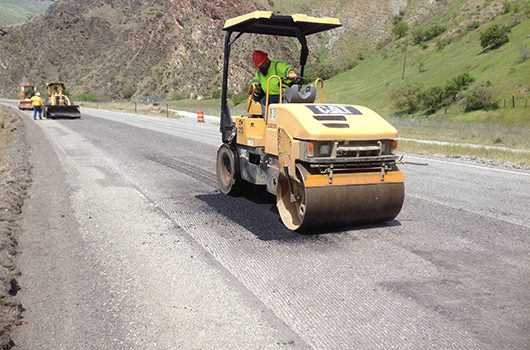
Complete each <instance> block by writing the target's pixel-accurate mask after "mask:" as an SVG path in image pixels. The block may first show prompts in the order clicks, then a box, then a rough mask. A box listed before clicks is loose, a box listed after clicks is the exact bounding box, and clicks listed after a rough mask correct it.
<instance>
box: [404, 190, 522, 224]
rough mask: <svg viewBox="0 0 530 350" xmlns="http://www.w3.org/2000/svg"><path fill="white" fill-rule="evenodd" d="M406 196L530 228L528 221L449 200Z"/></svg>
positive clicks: (412, 195) (415, 195)
mask: <svg viewBox="0 0 530 350" xmlns="http://www.w3.org/2000/svg"><path fill="white" fill-rule="evenodd" d="M406 196H407V197H411V198H416V199H419V200H422V201H426V202H431V203H435V204H438V205H441V206H444V207H448V208H452V209H456V210H462V211H465V212H467V213H471V214H475V215H480V216H484V217H486V218H490V219H493V220H499V221H504V222H506V223H509V224H512V225H517V226H522V227H528V228H530V225H529V224H528V223H525V222H524V221H522V220H512V219H510V218H503V217H499V216H495V215H491V214H488V213H485V212H482V211H479V210H471V209H468V208H466V207H465V206H458V205H453V204H450V203H447V202H444V201H438V200H435V199H432V198H428V197H425V196H422V195H417V194H409V193H407V194H406ZM398 219H399V218H398Z"/></svg>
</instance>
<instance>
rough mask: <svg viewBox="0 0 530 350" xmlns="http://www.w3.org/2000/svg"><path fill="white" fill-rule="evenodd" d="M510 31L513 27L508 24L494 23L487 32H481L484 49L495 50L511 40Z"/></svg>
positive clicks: (481, 43) (481, 44) (481, 42)
mask: <svg viewBox="0 0 530 350" xmlns="http://www.w3.org/2000/svg"><path fill="white" fill-rule="evenodd" d="M510 31H511V29H510V28H508V27H506V26H503V25H498V24H494V25H492V26H490V27H489V28H488V29H486V31H485V32H482V33H480V46H482V48H483V49H484V50H494V49H496V48H498V47H501V46H502V45H503V44H505V43H507V42H508V41H510V38H509V37H508V33H510Z"/></svg>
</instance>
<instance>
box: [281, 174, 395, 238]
mask: <svg viewBox="0 0 530 350" xmlns="http://www.w3.org/2000/svg"><path fill="white" fill-rule="evenodd" d="M290 189H291V191H292V192H293V194H294V195H292V194H291V193H290V192H289V190H290ZM404 196H405V190H404V184H403V183H402V182H401V183H399V182H398V183H377V184H359V185H355V184H354V185H341V186H336V185H330V186H321V187H305V186H304V184H303V183H302V182H298V181H293V180H291V184H289V183H288V181H287V178H286V176H285V175H283V174H280V177H279V179H278V187H277V197H276V200H277V206H278V211H279V213H280V217H281V219H282V221H283V223H284V225H285V226H287V228H289V229H291V230H299V231H305V230H307V229H310V228H322V227H326V228H331V227H345V226H350V225H353V224H361V223H375V222H386V221H390V220H392V219H394V218H395V217H396V216H397V215H398V214H399V212H400V211H401V207H402V206H403V200H404Z"/></svg>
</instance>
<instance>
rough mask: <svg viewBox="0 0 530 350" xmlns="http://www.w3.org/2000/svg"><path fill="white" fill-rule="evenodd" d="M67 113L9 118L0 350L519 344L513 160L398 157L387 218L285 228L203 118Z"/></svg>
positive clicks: (528, 195) (526, 294)
mask: <svg viewBox="0 0 530 350" xmlns="http://www.w3.org/2000/svg"><path fill="white" fill-rule="evenodd" d="M82 113H83V118H82V119H81V120H44V121H37V122H34V121H33V120H31V118H30V117H29V114H28V113H26V115H27V117H26V118H25V119H26V120H25V124H26V127H27V135H28V139H29V142H30V143H31V147H32V154H31V162H32V165H33V167H34V168H33V176H34V179H33V180H34V183H33V187H32V188H31V189H30V192H29V198H28V200H27V201H26V204H25V208H24V221H23V227H24V229H25V234H24V235H23V236H22V238H21V241H20V250H21V252H22V254H21V256H20V259H19V264H20V269H21V271H22V277H21V278H20V280H19V283H20V286H21V288H22V289H21V290H20V292H19V295H20V297H21V300H22V302H23V304H24V307H25V309H26V312H25V325H23V326H21V327H19V328H18V330H17V332H16V334H15V342H16V344H17V346H18V348H20V349H32V350H33V349H68V350H74V349H278V348H279V349H283V348H287V349H305V348H314V349H394V348H395V349H528V348H530V268H529V266H530V210H529V208H530V173H528V172H525V171H512V170H508V169H505V168H488V167H483V166H478V165H474V164H471V163H459V162H456V161H451V160H447V159H443V158H428V157H419V156H413V155H408V156H406V157H405V160H407V161H410V162H414V163H419V164H421V163H428V165H413V164H405V165H403V167H402V168H403V169H404V171H405V175H406V192H407V195H406V200H405V205H404V208H403V210H402V212H401V213H400V214H399V216H398V217H397V218H396V220H394V221H392V222H390V223H387V224H383V225H375V226H361V227H352V228H349V229H347V230H343V231H341V230H329V231H321V232H315V233H314V234H311V235H298V234H296V233H293V232H290V231H288V230H287V229H285V228H284V226H283V225H282V224H281V222H280V220H279V217H278V214H277V211H276V209H275V201H274V197H272V196H269V195H267V194H265V193H264V192H260V191H259V190H256V191H254V192H253V193H251V194H249V195H248V196H246V197H235V198H234V197H228V196H225V195H222V194H220V193H219V191H218V190H217V186H216V179H215V156H216V150H217V146H218V145H219V142H220V136H219V133H218V126H216V125H213V124H196V123H193V122H191V121H186V120H179V121H175V120H165V119H163V118H155V117H143V116H137V115H131V114H127V113H118V112H106V111H101V110H89V109H83V111H82Z"/></svg>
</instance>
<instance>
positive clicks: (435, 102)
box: [421, 86, 445, 112]
mask: <svg viewBox="0 0 530 350" xmlns="http://www.w3.org/2000/svg"><path fill="white" fill-rule="evenodd" d="M444 98H445V91H444V89H443V88H442V87H440V86H433V87H431V88H430V89H427V90H426V91H424V92H423V93H422V94H421V100H422V102H423V106H424V107H425V108H427V109H428V110H429V112H436V111H437V110H439V109H440V108H442V106H443V105H444Z"/></svg>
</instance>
